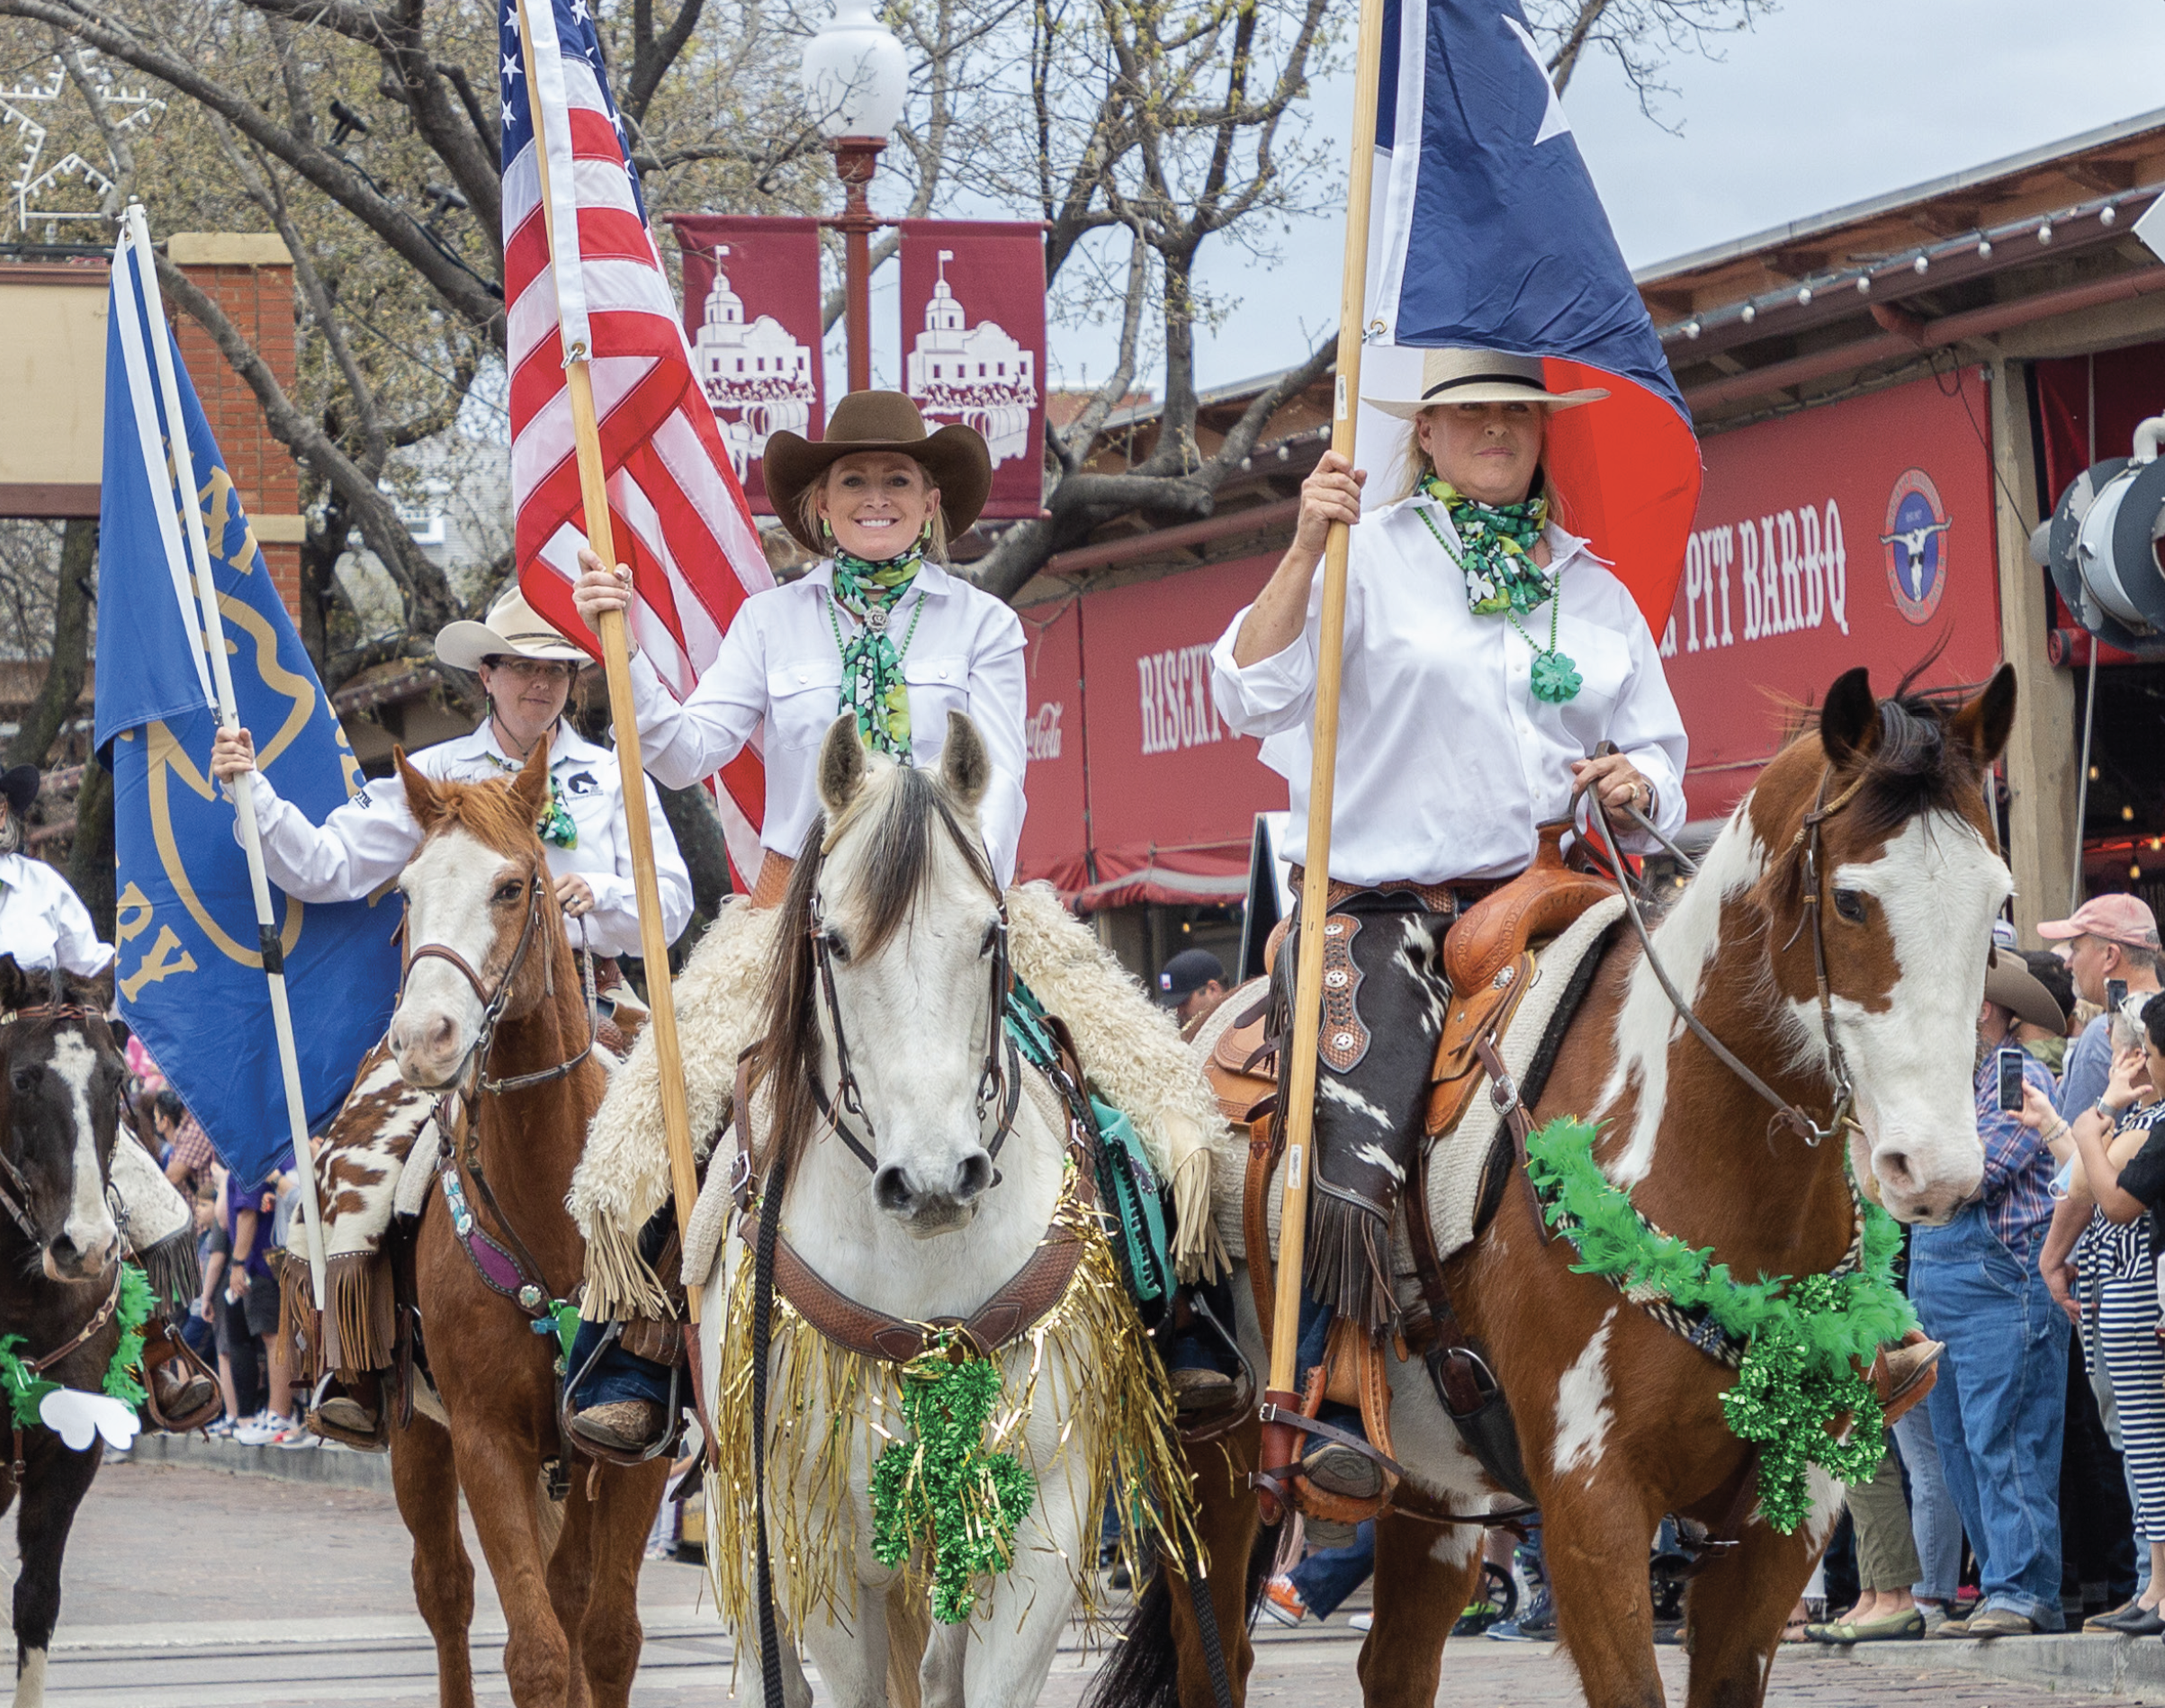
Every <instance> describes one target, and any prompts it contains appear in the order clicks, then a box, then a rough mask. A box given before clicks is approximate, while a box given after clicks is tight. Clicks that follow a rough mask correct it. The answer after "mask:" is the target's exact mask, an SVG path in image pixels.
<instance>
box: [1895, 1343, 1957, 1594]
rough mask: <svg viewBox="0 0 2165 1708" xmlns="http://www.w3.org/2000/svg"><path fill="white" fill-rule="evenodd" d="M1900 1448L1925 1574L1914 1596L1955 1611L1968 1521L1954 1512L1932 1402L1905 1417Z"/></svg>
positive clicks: (1897, 1441)
mask: <svg viewBox="0 0 2165 1708" xmlns="http://www.w3.org/2000/svg"><path fill="white" fill-rule="evenodd" d="M1940 1380H1942V1381H1945V1380H1946V1378H1945V1376H1944V1375H1943V1376H1942V1377H1941V1378H1940ZM1894 1444H1895V1446H1896V1447H1898V1448H1899V1449H1900V1451H1901V1455H1902V1466H1903V1469H1904V1470H1907V1471H1909V1534H1910V1536H1911V1537H1912V1538H1913V1539H1914V1540H1915V1541H1916V1542H1917V1558H1918V1564H1919V1565H1920V1567H1921V1568H1922V1569H1923V1571H1924V1576H1923V1577H1922V1578H1919V1579H1918V1581H1917V1583H1916V1584H1915V1585H1913V1586H1912V1587H1911V1593H1912V1594H1913V1595H1915V1596H1917V1598H1918V1600H1919V1601H1936V1602H1943V1603H1945V1605H1947V1606H1949V1607H1952V1606H1953V1605H1954V1592H1955V1591H1956V1590H1957V1589H1958V1588H1960V1587H1961V1585H1962V1515H1961V1514H1960V1513H1958V1512H1956V1511H1955V1510H1954V1496H1953V1495H1951V1494H1949V1493H1948V1492H1947V1479H1946V1477H1945V1473H1943V1472H1942V1471H1941V1470H1940V1465H1939V1443H1937V1442H1936V1441H1935V1440H1934V1439H1933V1436H1932V1407H1931V1402H1930V1400H1928V1399H1927V1401H1926V1402H1925V1404H1923V1405H1921V1406H1912V1407H1910V1408H1909V1410H1908V1411H1906V1412H1904V1413H1903V1414H1902V1416H1901V1418H1900V1421H1899V1422H1897V1423H1896V1425H1894Z"/></svg>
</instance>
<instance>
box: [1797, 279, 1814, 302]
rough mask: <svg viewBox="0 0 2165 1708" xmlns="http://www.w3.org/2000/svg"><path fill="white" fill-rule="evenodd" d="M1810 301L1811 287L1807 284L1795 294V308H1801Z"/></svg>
mask: <svg viewBox="0 0 2165 1708" xmlns="http://www.w3.org/2000/svg"><path fill="white" fill-rule="evenodd" d="M1810 301H1811V287H1810V285H1809V284H1807V285H1804V286H1803V287H1801V289H1800V290H1799V291H1798V292H1797V306H1798V307H1799V308H1802V307H1803V306H1804V305H1805V304H1806V303H1808V302H1810Z"/></svg>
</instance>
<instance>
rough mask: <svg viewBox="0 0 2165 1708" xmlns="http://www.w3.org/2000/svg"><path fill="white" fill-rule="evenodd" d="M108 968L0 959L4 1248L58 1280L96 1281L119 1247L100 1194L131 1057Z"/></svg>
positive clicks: (0, 1215) (0, 1232)
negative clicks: (119, 1031) (25, 1253)
mask: <svg viewBox="0 0 2165 1708" xmlns="http://www.w3.org/2000/svg"><path fill="white" fill-rule="evenodd" d="M111 998H112V977H111V975H106V976H105V977H103V978H99V979H79V978H75V977H72V976H69V975H64V974H61V973H58V972H49V971H44V970H37V971H31V972H25V971H24V970H23V969H22V968H21V967H19V966H16V965H15V957H13V956H12V955H0V1245H13V1244H16V1243H18V1242H20V1243H22V1244H24V1245H28V1246H29V1247H30V1248H31V1249H30V1255H31V1257H32V1258H33V1259H34V1260H35V1266H37V1267H40V1268H42V1270H43V1271H44V1273H45V1274H46V1275H47V1276H48V1277H49V1279H51V1280H53V1281H105V1280H107V1279H108V1278H109V1277H110V1276H111V1274H112V1265H113V1264H114V1263H116V1262H117V1261H118V1260H119V1258H120V1254H121V1232H120V1228H119V1227H118V1226H117V1225H116V1224H115V1222H114V1221H113V1218H112V1209H111V1208H110V1207H109V1206H108V1205H107V1203H106V1201H105V1181H106V1171H107V1170H108V1168H110V1166H111V1165H112V1144H113V1137H114V1135H115V1133H116V1132H118V1130H119V1127H120V1114H121V1088H122V1086H123V1085H124V1084H125V1083H126V1081H127V1073H128V1065H127V1061H126V1059H125V1058H124V1057H123V1056H121V1049H120V1045H119V1044H118V1042H117V1041H116V1040H115V1039H114V1038H113V1035H112V1029H111V1028H110V1027H109V1026H107V1025H106V1023H105V1005H106V1003H107V1002H109V1001H110V1000H111Z"/></svg>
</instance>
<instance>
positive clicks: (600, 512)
mask: <svg viewBox="0 0 2165 1708" xmlns="http://www.w3.org/2000/svg"><path fill="white" fill-rule="evenodd" d="M517 4H518V39H519V48H520V52H521V55H522V57H523V58H525V60H526V98H527V100H528V102H530V103H532V108H533V112H534V160H535V166H537V167H538V168H539V169H540V172H541V205H542V220H543V228H544V229H545V230H546V232H547V234H548V241H549V256H550V261H551V267H550V274H551V278H552V280H553V278H554V274H555V266H554V262H555V256H556V210H555V206H554V204H553V203H552V202H551V201H550V199H549V141H548V138H547V136H546V135H545V134H544V132H543V117H544V115H543V112H542V103H541V91H540V88H539V85H537V84H536V83H535V76H534V37H533V33H532V31H530V30H529V29H528V27H527V23H526V0H517ZM564 379H565V382H566V383H567V385H568V386H569V388H570V395H571V432H572V435H573V437H574V440H575V442H576V444H577V445H578V452H579V496H580V497H581V499H584V501H585V505H586V522H587V544H588V545H590V546H592V547H593V549H594V552H595V554H596V555H597V556H598V557H599V558H600V559H601V561H602V562H604V563H608V564H614V563H615V562H616V539H615V531H614V530H613V529H612V528H611V527H610V526H609V495H608V490H607V485H606V475H605V473H604V472H603V469H602V466H601V429H600V427H599V426H598V424H597V421H596V419H595V416H594V382H593V379H592V377H591V376H590V375H589V374H588V372H587V359H586V355H585V353H584V352H583V351H582V352H580V353H579V354H578V355H574V356H572V357H571V358H570V360H569V361H567V362H566V363H565V364H564ZM600 635H601V661H602V668H603V670H605V671H606V674H607V677H608V682H609V721H610V723H612V724H615V729H616V765H617V769H618V770H619V771H620V772H621V773H622V775H623V778H624V830H625V832H626V833H627V834H628V835H629V836H630V838H631V844H632V887H633V895H634V898H635V899H636V901H637V903H638V907H639V953H640V957H641V958H642V960H643V961H644V962H645V963H646V993H647V1007H648V1009H649V1010H650V1011H651V1013H652V1016H653V1018H652V1020H651V1026H652V1029H653V1034H654V1055H655V1056H656V1058H657V1059H656V1065H657V1067H659V1069H660V1074H661V1128H662V1134H663V1136H664V1137H666V1138H667V1139H668V1141H669V1184H670V1187H671V1189H672V1190H673V1191H674V1192H675V1194H676V1199H677V1233H678V1238H679V1240H680V1241H681V1242H682V1244H683V1245H684V1246H685V1248H686V1249H687V1250H689V1249H690V1245H691V1216H692V1210H693V1208H694V1207H695V1206H696V1204H697V1203H698V1201H699V1177H698V1173H697V1171H696V1169H695V1167H694V1166H693V1163H692V1121H691V1111H690V1110H689V1109H688V1108H687V1105H686V1102H685V1094H684V1056H683V1053H682V1051H681V1049H680V1048H679V1047H678V1041H677V1000H676V993H675V992H674V991H673V990H672V989H671V988H670V985H669V939H667V938H666V937H664V936H663V935H662V924H661V885H660V883H659V882H658V881H657V880H656V878H655V876H654V834H653V828H652V825H651V823H650V822H649V820H648V818H647V810H646V787H645V785H646V767H645V763H644V761H643V760H642V758H641V756H640V751H639V720H638V718H637V717H636V715H634V714H633V707H632V652H631V646H630V643H629V641H628V639H627V636H626V634H625V630H624V613H623V612H621V611H608V612H605V613H604V614H603V616H602V619H601V628H600ZM687 1279H688V1278H687ZM684 1292H685V1305H686V1314H687V1316H688V1317H689V1318H690V1319H691V1321H692V1323H693V1324H694V1325H695V1326H696V1324H697V1323H698V1321H699V1292H698V1290H697V1289H696V1287H691V1286H687V1287H686V1288H685V1290H684Z"/></svg>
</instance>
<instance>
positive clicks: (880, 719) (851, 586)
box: [827, 550, 925, 765]
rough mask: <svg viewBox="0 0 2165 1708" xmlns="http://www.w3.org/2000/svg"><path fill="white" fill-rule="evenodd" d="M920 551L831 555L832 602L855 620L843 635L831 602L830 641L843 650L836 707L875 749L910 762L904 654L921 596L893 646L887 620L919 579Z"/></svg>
mask: <svg viewBox="0 0 2165 1708" xmlns="http://www.w3.org/2000/svg"><path fill="white" fill-rule="evenodd" d="M923 565H924V557H923V554H922V553H921V552H919V551H915V550H912V552H910V553H908V554H907V555H906V556H903V557H897V558H889V559H888V560H887V561H886V562H884V563H872V562H867V561H866V560H865V559H863V558H861V557H853V556H851V555H850V554H849V553H847V552H842V551H837V552H836V553H835V554H834V605H839V606H840V607H842V609H843V610H845V611H847V612H849V615H850V616H853V617H855V618H856V619H857V625H858V627H857V633H856V634H853V635H850V636H849V637H848V638H847V639H845V638H844V636H843V634H842V625H841V623H840V620H839V619H838V618H837V617H836V616H835V615H834V607H833V605H831V606H829V607H828V609H827V621H828V623H829V624H830V625H831V626H832V628H833V630H834V643H835V645H836V646H837V647H839V648H840V650H841V654H842V697H841V704H840V707H839V708H838V709H839V710H840V712H843V713H848V714H849V715H853V716H854V717H855V718H856V719H857V733H858V736H859V738H861V739H862V740H863V741H864V742H865V743H866V745H867V746H868V747H870V748H872V749H873V750H874V751H876V752H880V753H886V754H891V755H893V757H894V758H895V759H896V760H900V761H902V762H903V764H905V765H906V764H908V763H909V762H910V685H909V683H908V682H907V681H906V680H905V679H903V654H904V653H906V652H909V650H910V643H911V641H912V640H913V639H914V638H915V637H916V634H917V620H918V618H919V617H921V616H923V615H924V613H925V602H924V597H923V596H922V595H919V597H918V600H917V607H916V609H915V611H914V612H912V615H911V617H910V628H909V633H908V634H904V635H903V641H902V644H901V645H900V646H897V645H895V643H894V636H893V635H892V634H889V633H888V619H889V618H890V617H892V616H894V609H895V607H897V606H898V605H900V604H901V603H902V597H903V594H904V593H906V592H908V591H909V590H910V588H911V586H912V584H913V583H914V582H915V581H916V580H917V571H919V570H920V569H921V568H922V567H923Z"/></svg>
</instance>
